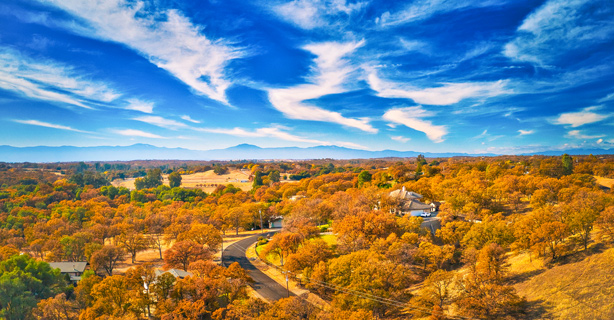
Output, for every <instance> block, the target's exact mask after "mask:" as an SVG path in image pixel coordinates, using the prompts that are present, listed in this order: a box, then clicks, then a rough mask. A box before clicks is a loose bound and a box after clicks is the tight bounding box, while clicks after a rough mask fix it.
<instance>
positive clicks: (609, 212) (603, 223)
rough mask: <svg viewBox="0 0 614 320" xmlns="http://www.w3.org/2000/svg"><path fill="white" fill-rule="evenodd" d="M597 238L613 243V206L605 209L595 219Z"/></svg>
mask: <svg viewBox="0 0 614 320" xmlns="http://www.w3.org/2000/svg"><path fill="white" fill-rule="evenodd" d="M595 225H596V226H597V238H598V239H599V240H601V241H609V242H614V206H610V207H607V208H606V209H605V210H604V211H603V212H602V213H601V215H600V216H599V218H598V219H597V221H596V223H595Z"/></svg>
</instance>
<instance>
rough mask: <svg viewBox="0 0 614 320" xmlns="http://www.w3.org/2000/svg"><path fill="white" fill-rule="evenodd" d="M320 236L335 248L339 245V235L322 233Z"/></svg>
mask: <svg viewBox="0 0 614 320" xmlns="http://www.w3.org/2000/svg"><path fill="white" fill-rule="evenodd" d="M319 238H320V239H322V240H324V241H325V242H326V244H328V245H329V246H331V247H333V248H334V247H335V246H336V245H337V236H336V235H334V234H323V235H320V236H319Z"/></svg>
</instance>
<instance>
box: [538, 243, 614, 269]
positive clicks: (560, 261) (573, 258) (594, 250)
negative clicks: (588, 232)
mask: <svg viewBox="0 0 614 320" xmlns="http://www.w3.org/2000/svg"><path fill="white" fill-rule="evenodd" d="M607 249H608V247H607V246H606V245H605V244H603V243H601V242H598V243H592V244H591V245H589V247H588V248H587V249H586V250H581V251H575V252H572V253H568V254H566V255H564V256H562V257H559V258H557V259H556V260H555V261H548V262H547V263H546V265H547V266H548V268H552V267H554V266H563V265H566V264H570V263H576V262H581V261H583V260H585V259H586V258H588V257H590V256H593V255H595V254H600V253H603V252H604V251H605V250H607Z"/></svg>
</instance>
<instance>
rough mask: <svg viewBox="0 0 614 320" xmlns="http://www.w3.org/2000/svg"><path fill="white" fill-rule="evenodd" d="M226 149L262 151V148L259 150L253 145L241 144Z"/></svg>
mask: <svg viewBox="0 0 614 320" xmlns="http://www.w3.org/2000/svg"><path fill="white" fill-rule="evenodd" d="M228 149H243V150H246V149H252V150H253V149H262V148H260V147H259V146H255V145H253V144H249V143H242V144H238V145H236V146H234V147H230V148H228Z"/></svg>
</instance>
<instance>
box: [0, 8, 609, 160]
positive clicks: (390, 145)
mask: <svg viewBox="0 0 614 320" xmlns="http://www.w3.org/2000/svg"><path fill="white" fill-rule="evenodd" d="M613 15H614V6H613V5H612V4H611V3H609V2H608V1H604V0H602V1H573V2H569V1H555V0H548V1H540V2H535V1H499V0H496V1H486V2H485V1H475V2H472V1H468V2H445V1H444V2H440V1H429V0H418V1H413V2H407V3H396V2H393V3H390V2H385V1H306V0H295V1H273V2H260V1H252V2H244V1H211V2H202V1H179V2H176V3H168V2H150V1H124V0H109V1H88V2H81V1H73V0H61V1H60V0H40V1H34V0H32V1H20V2H9V3H3V4H1V5H0V16H1V17H2V19H0V106H2V110H3V116H2V117H0V122H1V123H2V125H1V126H0V137H2V141H1V142H0V144H1V145H10V146H15V147H25V146H63V145H66V146H78V147H85V146H115V145H123V146H127V145H133V144H136V143H143V144H149V145H154V146H158V147H168V148H177V147H180V148H186V149H191V150H211V149H224V148H228V147H232V146H236V145H239V144H243V143H246V144H251V145H257V146H259V147H262V148H272V147H301V148H307V147H313V146H319V145H329V146H331V145H335V146H341V147H347V148H352V149H359V150H369V151H378V150H398V151H418V152H431V153H443V152H453V153H471V154H478V153H493V154H521V153H535V152H541V151H547V150H568V149H574V148H582V149H610V148H611V147H612V146H614V136H613V134H612V133H613V132H614V130H612V126H613V125H614V123H613V121H612V120H613V119H614V117H613V116H614V86H613V85H612V83H614V72H613V71H614V70H613V69H614V63H613V62H614V56H613V54H612V52H614V24H612V22H611V17H612V16H613ZM0 160H2V159H0Z"/></svg>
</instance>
